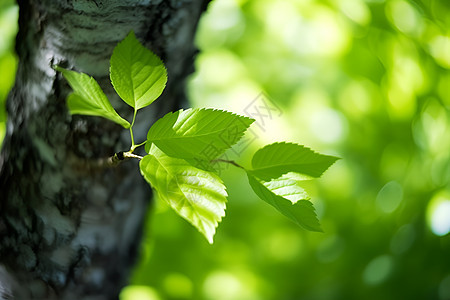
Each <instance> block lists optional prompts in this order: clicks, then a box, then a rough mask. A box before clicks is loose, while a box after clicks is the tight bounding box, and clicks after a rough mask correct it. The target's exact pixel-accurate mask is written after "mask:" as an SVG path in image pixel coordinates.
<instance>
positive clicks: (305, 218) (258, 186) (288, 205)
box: [247, 173, 322, 232]
mask: <svg viewBox="0 0 450 300" xmlns="http://www.w3.org/2000/svg"><path fill="white" fill-rule="evenodd" d="M247 175H248V182H249V183H250V186H251V187H252V189H253V191H254V192H255V194H256V195H257V196H258V197H259V198H261V199H262V200H264V201H265V202H267V203H268V204H270V205H272V206H273V207H275V208H276V209H277V210H278V211H279V212H280V213H282V214H283V215H285V216H286V217H288V218H289V219H291V220H292V221H294V222H295V223H297V224H298V225H300V226H301V227H303V228H305V229H307V230H311V231H319V232H322V228H321V227H320V223H319V220H318V219H317V215H316V212H315V209H314V206H313V204H312V203H311V202H310V201H307V200H299V201H297V202H296V203H295V204H293V203H292V202H291V201H290V200H288V199H286V198H283V197H282V196H279V195H277V194H275V193H274V192H273V191H271V190H269V189H268V187H267V186H264V184H262V183H261V182H260V181H259V180H258V179H257V178H255V177H254V176H252V175H251V174H250V173H248V174H247ZM285 183H287V185H286V187H287V188H288V189H289V184H290V183H288V182H285ZM280 185H281V186H282V185H283V183H282V181H281V182H279V186H280Z"/></svg>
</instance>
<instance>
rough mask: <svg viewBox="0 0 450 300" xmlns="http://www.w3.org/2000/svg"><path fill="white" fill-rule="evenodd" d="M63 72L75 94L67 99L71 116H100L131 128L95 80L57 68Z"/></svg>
mask: <svg viewBox="0 0 450 300" xmlns="http://www.w3.org/2000/svg"><path fill="white" fill-rule="evenodd" d="M55 69H56V70H57V71H59V72H61V73H62V74H63V76H64V78H66V80H67V81H68V82H69V85H70V86H71V87H72V89H73V93H72V94H70V95H69V96H68V97H67V106H68V107H69V111H70V113H71V114H80V115H89V116H100V117H104V118H106V119H109V120H111V121H113V122H115V123H117V124H119V125H121V126H123V127H124V128H129V127H130V123H128V121H127V120H125V119H123V118H122V117H120V116H119V114H118V113H117V112H116V111H115V110H114V108H113V107H112V106H111V103H110V102H109V100H108V98H107V97H106V95H105V93H103V91H102V89H101V87H100V86H99V85H98V83H97V81H95V79H94V78H92V77H90V76H89V75H86V74H84V73H78V72H75V71H71V70H66V69H63V68H61V67H55Z"/></svg>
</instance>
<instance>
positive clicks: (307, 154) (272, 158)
mask: <svg viewBox="0 0 450 300" xmlns="http://www.w3.org/2000/svg"><path fill="white" fill-rule="evenodd" d="M336 160H338V158H337V157H334V156H328V155H322V154H319V153H316V152H314V151H312V150H311V149H309V148H306V147H304V146H301V145H297V144H293V143H274V144H270V145H267V146H265V147H264V148H262V149H259V150H258V151H257V152H256V153H255V155H254V156H253V159H252V167H253V170H251V171H250V172H251V173H252V174H253V175H254V176H256V177H258V178H260V179H263V180H265V181H268V180H271V179H273V178H279V177H280V176H281V175H283V174H286V173H288V172H295V173H300V174H304V175H308V176H312V177H320V176H321V175H322V174H323V172H325V171H326V170H327V169H328V168H329V167H330V166H331V165H332V164H333V163H334V162H335V161H336Z"/></svg>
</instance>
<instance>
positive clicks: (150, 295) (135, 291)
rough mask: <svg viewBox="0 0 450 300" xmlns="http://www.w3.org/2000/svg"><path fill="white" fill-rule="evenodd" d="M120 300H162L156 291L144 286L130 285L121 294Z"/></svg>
mask: <svg viewBox="0 0 450 300" xmlns="http://www.w3.org/2000/svg"><path fill="white" fill-rule="evenodd" d="M119 298H120V300H161V297H159V296H158V293H157V292H156V291H155V289H153V288H151V287H149V286H143V285H129V286H126V287H124V288H123V289H122V291H121V292H120V297H119Z"/></svg>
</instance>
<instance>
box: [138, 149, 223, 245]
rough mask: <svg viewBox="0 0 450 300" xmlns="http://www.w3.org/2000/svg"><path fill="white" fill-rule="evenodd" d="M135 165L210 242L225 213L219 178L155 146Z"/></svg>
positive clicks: (159, 192) (161, 196)
mask: <svg viewBox="0 0 450 300" xmlns="http://www.w3.org/2000/svg"><path fill="white" fill-rule="evenodd" d="M139 166H140V169H141V173H142V175H143V176H144V178H145V180H146V181H147V182H149V183H150V185H151V186H152V187H153V188H154V189H155V190H156V191H157V192H158V195H159V197H160V198H161V199H164V200H165V201H166V202H167V203H168V204H169V205H170V206H171V207H172V208H173V209H174V210H175V211H176V212H177V213H178V214H179V215H180V216H182V217H183V218H184V219H186V220H187V221H189V222H190V223H191V224H192V225H194V226H195V227H196V228H197V229H198V230H199V231H200V232H201V233H202V234H203V235H204V236H205V237H206V239H207V240H208V242H209V243H212V242H213V236H214V233H215V231H216V227H217V225H218V223H219V222H220V220H221V219H222V217H223V216H225V204H226V196H227V193H226V191H225V186H224V185H223V183H222V180H221V179H220V178H219V177H218V176H217V175H215V174H214V173H211V172H207V171H204V170H201V169H198V168H195V167H193V166H191V165H189V164H188V163H187V162H186V161H185V160H183V159H178V158H173V157H170V156H168V155H166V154H165V153H163V152H162V151H161V150H160V149H158V147H156V146H155V145H152V147H151V149H150V151H149V154H148V155H146V156H145V157H144V158H143V159H142V160H141V162H140V164H139Z"/></svg>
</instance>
